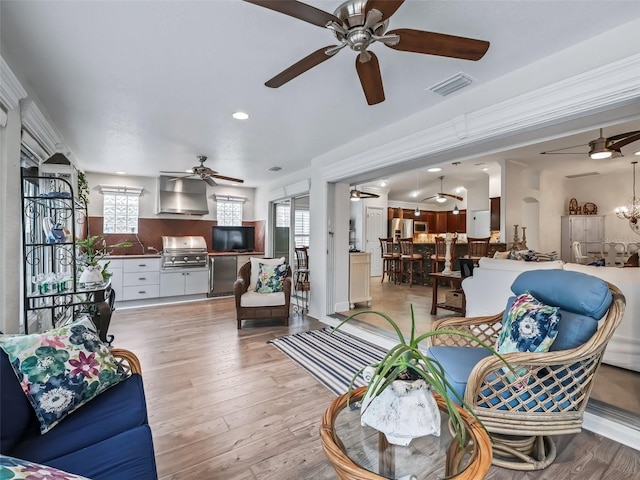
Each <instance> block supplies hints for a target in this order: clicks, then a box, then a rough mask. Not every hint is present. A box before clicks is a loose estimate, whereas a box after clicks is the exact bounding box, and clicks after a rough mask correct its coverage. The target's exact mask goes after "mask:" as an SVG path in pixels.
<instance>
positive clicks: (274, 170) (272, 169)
mask: <svg viewBox="0 0 640 480" xmlns="http://www.w3.org/2000/svg"><path fill="white" fill-rule="evenodd" d="M268 170H269V171H270V172H279V171H280V170H282V167H271V168H269V169H268Z"/></svg>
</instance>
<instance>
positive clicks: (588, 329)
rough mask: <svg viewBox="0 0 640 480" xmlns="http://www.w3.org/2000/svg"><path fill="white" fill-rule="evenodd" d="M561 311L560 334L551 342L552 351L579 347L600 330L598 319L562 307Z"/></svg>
mask: <svg viewBox="0 0 640 480" xmlns="http://www.w3.org/2000/svg"><path fill="white" fill-rule="evenodd" d="M559 313H560V323H559V324H558V334H557V335H556V339H555V340H554V341H553V343H552V344H551V348H550V349H549V351H550V352H555V351H558V350H568V349H570V348H576V347H579V346H580V345H582V344H584V343H585V342H586V341H587V340H589V339H590V338H591V337H592V336H593V334H594V333H596V331H597V330H598V321H597V320H595V319H593V318H591V317H588V316H586V315H580V314H578V313H573V312H569V311H568V310H562V309H560V310H559Z"/></svg>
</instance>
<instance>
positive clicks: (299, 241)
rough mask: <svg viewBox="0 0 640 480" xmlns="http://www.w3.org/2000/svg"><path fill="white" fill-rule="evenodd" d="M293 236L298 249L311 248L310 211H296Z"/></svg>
mask: <svg viewBox="0 0 640 480" xmlns="http://www.w3.org/2000/svg"><path fill="white" fill-rule="evenodd" d="M293 236H294V242H295V245H296V247H308V246H309V210H296V219H295V228H294V233H293Z"/></svg>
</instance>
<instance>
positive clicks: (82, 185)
mask: <svg viewBox="0 0 640 480" xmlns="http://www.w3.org/2000/svg"><path fill="white" fill-rule="evenodd" d="M78 199H79V200H80V203H81V204H82V206H83V207H85V208H86V207H87V205H88V204H89V183H88V182H87V177H86V175H85V173H84V172H83V171H82V170H78Z"/></svg>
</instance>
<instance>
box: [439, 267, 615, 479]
mask: <svg viewBox="0 0 640 480" xmlns="http://www.w3.org/2000/svg"><path fill="white" fill-rule="evenodd" d="M511 290H512V292H513V293H514V296H513V297H511V298H510V299H509V301H508V302H507V305H506V306H505V310H504V312H502V313H500V314H498V315H493V316H486V317H476V318H445V319H442V320H439V321H437V322H435V323H434V325H433V327H432V328H433V329H434V330H436V329H454V330H461V331H466V332H472V333H474V334H475V335H476V336H478V337H479V338H480V339H481V340H483V341H485V342H486V343H489V344H491V345H494V346H495V348H496V349H497V350H498V351H499V352H500V353H501V354H502V355H503V356H504V358H505V359H506V360H507V361H508V362H509V364H510V365H511V367H512V369H508V368H506V367H505V366H504V364H503V363H502V361H501V360H500V359H499V358H497V357H495V356H492V355H490V354H489V353H488V352H487V351H486V350H485V349H483V348H477V347H476V345H473V344H471V343H470V342H468V341H467V340H466V339H465V338H464V337H462V336H455V335H438V336H434V337H431V345H430V347H429V350H428V355H429V356H430V357H431V358H433V359H435V360H437V361H438V362H439V363H440V364H441V365H442V366H443V368H444V370H445V371H446V374H447V378H448V380H449V382H450V383H451V385H452V387H453V388H454V389H455V390H456V391H457V392H458V393H459V394H460V396H461V397H462V398H464V400H465V402H466V403H467V404H468V405H469V406H470V408H471V409H472V410H473V412H474V413H475V414H476V415H477V416H478V418H479V419H480V420H481V421H482V423H483V424H484V426H485V428H486V429H487V431H488V432H489V433H490V434H491V436H492V440H493V445H494V447H493V464H494V465H498V466H501V467H505V468H511V469H514V470H539V469H543V468H546V467H547V466H548V465H550V464H551V463H552V462H553V461H554V459H555V457H556V446H555V443H554V441H553V439H552V437H551V436H552V435H563V434H573V433H578V432H580V430H581V426H582V419H583V415H584V411H585V408H586V405H587V401H588V400H589V396H590V394H591V390H592V387H593V381H594V377H595V373H596V371H597V369H598V367H599V365H600V362H601V361H602V356H603V354H604V350H605V348H606V346H607V343H608V342H609V340H610V339H611V336H612V335H613V333H614V331H615V329H616V328H617V327H618V325H619V324H620V321H621V319H622V314H623V313H624V307H625V298H624V296H623V294H622V293H621V292H620V290H619V289H618V288H617V287H615V286H614V285H611V284H608V283H607V282H605V281H603V280H601V279H599V278H596V277H593V276H590V275H586V274H583V273H579V272H572V271H566V270H532V271H526V272H523V273H521V274H520V275H519V276H518V277H517V278H516V280H515V281H514V283H513V285H512V286H511Z"/></svg>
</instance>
